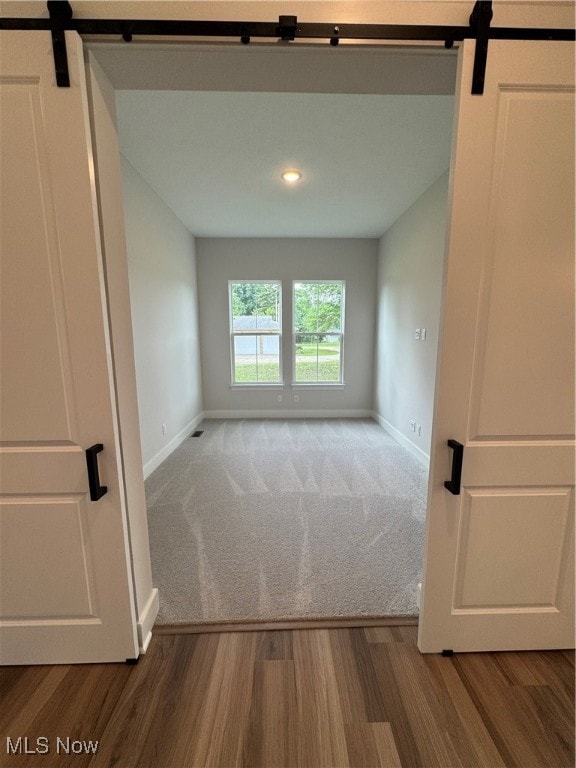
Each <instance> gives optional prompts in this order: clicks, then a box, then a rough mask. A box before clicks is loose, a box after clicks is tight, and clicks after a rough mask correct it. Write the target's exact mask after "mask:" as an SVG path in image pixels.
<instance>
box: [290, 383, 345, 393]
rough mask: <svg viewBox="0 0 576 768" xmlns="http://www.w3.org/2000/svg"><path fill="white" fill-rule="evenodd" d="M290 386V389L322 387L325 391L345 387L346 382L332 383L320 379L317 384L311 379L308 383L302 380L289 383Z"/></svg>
mask: <svg viewBox="0 0 576 768" xmlns="http://www.w3.org/2000/svg"><path fill="white" fill-rule="evenodd" d="M290 386H291V387H292V389H316V390H318V389H324V390H326V391H327V392H329V391H330V390H331V389H345V387H346V384H344V382H334V384H330V382H329V381H324V382H322V381H320V382H318V383H317V384H315V383H314V382H312V381H310V382H308V383H306V382H305V381H303V382H300V383H299V382H295V383H292V384H290Z"/></svg>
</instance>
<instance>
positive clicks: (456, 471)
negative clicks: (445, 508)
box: [444, 440, 464, 496]
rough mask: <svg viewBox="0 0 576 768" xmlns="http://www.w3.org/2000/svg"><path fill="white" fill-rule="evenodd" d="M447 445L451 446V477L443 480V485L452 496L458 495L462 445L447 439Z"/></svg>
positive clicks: (462, 453) (460, 477)
mask: <svg viewBox="0 0 576 768" xmlns="http://www.w3.org/2000/svg"><path fill="white" fill-rule="evenodd" d="M448 446H449V447H450V448H452V450H453V451H454V453H453V454H452V477H451V479H450V480H445V481H444V487H445V488H447V489H448V490H449V491H450V493H453V494H454V496H460V481H461V479H462V459H463V458H464V446H463V445H462V443H459V442H458V441H457V440H448Z"/></svg>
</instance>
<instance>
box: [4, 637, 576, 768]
mask: <svg viewBox="0 0 576 768" xmlns="http://www.w3.org/2000/svg"><path fill="white" fill-rule="evenodd" d="M19 737H22V740H21V741H20V742H18V741H17V740H18V738H19ZM24 737H27V738H28V741H27V742H25V741H24ZM40 737H43V738H45V739H46V741H43V740H42V739H41V740H40V741H39V742H37V739H39V738H40ZM68 737H69V738H70V739H71V742H72V741H75V742H76V744H75V745H72V743H71V742H70V744H68V742H67V741H66V740H67V738H68ZM8 738H9V739H10V742H7V739H8ZM58 738H60V739H61V741H60V742H58ZM83 741H84V742H88V741H92V742H96V741H97V742H98V749H97V751H96V753H95V754H85V753H84V751H83V749H84V748H83V747H82V744H81V742H83ZM67 745H68V748H69V750H70V753H69V754H67V753H66V749H65V747H66V746H67ZM46 746H47V747H48V751H47V752H46V753H44V751H45V749H46ZM72 746H74V747H75V750H76V752H77V753H76V754H74V753H72V751H71V750H72ZM25 747H26V748H27V749H28V750H29V751H30V752H31V750H34V749H36V748H39V749H40V752H38V753H32V752H31V753H30V754H19V753H17V754H9V752H14V751H20V752H22V753H23V752H24V750H25ZM574 762H575V755H574V654H573V653H572V652H568V651H546V652H530V653H528V652H522V653H474V654H457V655H455V656H454V657H452V658H443V657H442V656H439V655H426V656H423V655H421V654H420V653H419V651H418V649H417V648H416V627H413V626H397V627H391V626H385V627H376V626H370V627H366V628H338V629H298V630H278V631H258V632H228V633H220V634H218V633H209V634H187V635H175V634H169V635H155V636H154V638H153V640H152V643H151V645H150V649H149V651H148V653H147V654H146V655H145V656H143V657H142V658H141V659H140V661H139V663H138V664H137V665H135V666H128V665H125V664H102V665H78V666H54V667H48V666H46V667H7V668H4V669H2V670H0V765H1V766H6V768H12V766H14V767H18V766H45V767H46V768H48V767H49V766H78V767H79V768H80V767H81V766H96V767H105V768H111V767H112V766H124V767H126V768H128V767H130V768H147V767H148V766H150V767H151V768H152V767H153V768H207V767H208V766H215V768H229V767H231V766H246V767H248V766H253V767H254V768H255V767H256V766H261V767H262V768H290V767H291V766H302V767H304V766H306V767H307V768H330V767H331V766H334V767H337V768H344V766H357V767H358V768H363V767H364V766H374V767H376V766H389V767H391V768H392V767H393V768H400V767H401V768H411V767H414V768H416V767H422V768H423V767H424V766H426V768H435V767H436V768H452V767H453V766H454V767H456V766H458V767H459V768H473V767H474V766H483V767H485V768H500V767H501V766H518V768H544V767H550V768H559V767H560V766H570V768H572V766H574Z"/></svg>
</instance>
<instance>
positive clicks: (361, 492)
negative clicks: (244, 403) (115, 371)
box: [146, 419, 427, 624]
mask: <svg viewBox="0 0 576 768" xmlns="http://www.w3.org/2000/svg"><path fill="white" fill-rule="evenodd" d="M198 429H200V430H204V433H203V435H202V436H201V437H198V438H192V437H191V438H188V439H187V440H185V441H184V443H182V445H181V446H180V447H179V448H178V449H177V450H176V451H175V452H174V453H173V454H172V455H171V456H170V457H169V458H168V459H167V460H166V461H165V462H164V463H163V464H162V465H161V466H160V467H159V468H158V469H157V470H156V471H155V472H154V473H153V474H152V475H150V477H149V478H148V479H147V481H146V495H147V500H148V514H149V525H150V543H151V552H152V567H153V577H154V584H155V586H157V587H158V588H159V591H160V614H159V618H158V623H160V624H174V623H203V622H220V621H222V622H224V621H252V620H267V621H271V620H278V619H294V618H312V617H338V616H352V617H356V616H389V615H414V614H416V613H417V608H416V586H417V584H418V582H419V581H420V573H421V559H422V548H423V540H424V518H425V507H426V486H427V472H426V471H425V470H424V468H423V467H422V466H421V465H420V464H419V463H418V462H417V461H416V460H415V459H414V458H413V457H412V456H411V455H410V454H409V453H408V452H407V451H406V450H405V449H403V448H402V447H401V446H400V445H398V443H397V442H396V441H394V440H393V439H392V438H391V437H390V436H389V435H388V433H387V432H385V431H384V430H383V429H382V428H381V427H380V426H379V425H378V424H377V423H376V422H374V421H372V420H371V419H287V420H272V419H266V420H264V419H249V420H218V419H213V420H206V421H204V422H203V423H202V424H201V425H200V426H199V427H198Z"/></svg>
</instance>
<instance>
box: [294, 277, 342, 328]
mask: <svg viewBox="0 0 576 768" xmlns="http://www.w3.org/2000/svg"><path fill="white" fill-rule="evenodd" d="M342 298H343V283H304V282H302V283H295V284H294V328H295V330H296V332H301V333H304V332H310V333H312V332H318V331H333V332H334V331H338V332H340V331H342Z"/></svg>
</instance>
